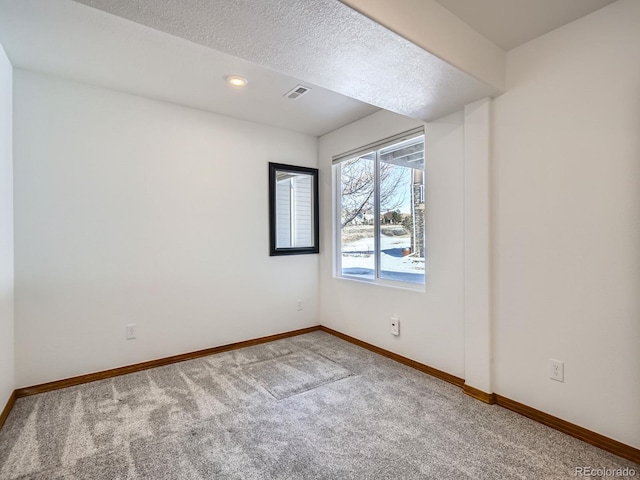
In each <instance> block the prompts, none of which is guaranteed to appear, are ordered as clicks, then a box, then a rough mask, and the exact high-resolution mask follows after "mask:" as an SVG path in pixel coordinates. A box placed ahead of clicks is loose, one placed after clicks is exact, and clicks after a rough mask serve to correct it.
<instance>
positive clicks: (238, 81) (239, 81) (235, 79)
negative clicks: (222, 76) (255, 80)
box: [227, 75, 249, 87]
mask: <svg viewBox="0 0 640 480" xmlns="http://www.w3.org/2000/svg"><path fill="white" fill-rule="evenodd" d="M227 83H228V84H229V85H231V86H232V87H246V86H247V83H249V82H248V81H247V79H246V78H244V77H241V76H239V75H229V76H228V77H227Z"/></svg>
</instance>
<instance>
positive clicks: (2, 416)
mask: <svg viewBox="0 0 640 480" xmlns="http://www.w3.org/2000/svg"><path fill="white" fill-rule="evenodd" d="M16 398H17V396H16V391H15V390H14V391H13V392H11V395H9V399H8V400H7V404H6V405H5V406H4V408H3V409H2V413H0V429H2V426H3V425H4V422H6V421H7V417H8V416H9V412H10V411H11V409H12V408H13V405H14V404H15V403H16Z"/></svg>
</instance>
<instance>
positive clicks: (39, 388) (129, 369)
mask: <svg viewBox="0 0 640 480" xmlns="http://www.w3.org/2000/svg"><path fill="white" fill-rule="evenodd" d="M317 330H320V326H319V325H317V326H314V327H308V328H302V329H300V330H293V331H291V332H285V333H278V334H276V335H269V336H266V337H260V338H254V339H252V340H245V341H242V342H236V343H230V344H228V345H221V346H219V347H212V348H205V349H204V350H197V351H195V352H190V353H182V354H180V355H173V356H171V357H164V358H158V359H156V360H150V361H148V362H142V363H136V364H134V365H128V366H125V367H118V368H111V369H109V370H103V371H101V372H95V373H88V374H86V375H79V376H77V377H71V378H66V379H64V380H56V381H53V382H47V383H41V384H40V385H34V386H31V387H24V388H18V389H17V390H16V391H15V392H14V394H15V397H16V398H20V397H27V396H29V395H36V394H38V393H44V392H50V391H52V390H59V389H61V388H66V387H71V386H74V385H80V384H82V383H89V382H95V381H96V380H104V379H106V378H111V377H117V376H120V375H126V374H128V373H134V372H139V371H142V370H148V369H149V368H155V367H162V366H164V365H170V364H172V363H178V362H184V361H185V360H193V359H194V358H200V357H207V356H209V355H213V354H216V353H222V352H227V351H229V350H237V349H238V348H244V347H250V346H253V345H259V344H261V343H268V342H273V341H275V340H280V339H283V338H289V337H295V336H297V335H303V334H305V333H310V332H315V331H317ZM14 400H15V399H14ZM7 414H8V412H7Z"/></svg>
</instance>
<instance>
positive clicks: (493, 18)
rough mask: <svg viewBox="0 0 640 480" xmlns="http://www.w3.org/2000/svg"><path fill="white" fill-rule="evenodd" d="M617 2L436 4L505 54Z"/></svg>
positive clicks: (459, 0) (444, 0)
mask: <svg viewBox="0 0 640 480" xmlns="http://www.w3.org/2000/svg"><path fill="white" fill-rule="evenodd" d="M614 1H615V0H436V2H438V3H439V4H441V5H442V6H443V7H445V8H446V9H447V10H449V11H450V12H451V13H453V14H454V15H455V16H457V17H458V18H460V19H461V20H462V21H464V22H465V23H466V24H467V25H469V26H470V27H472V28H473V29H475V30H476V31H477V32H478V33H480V34H482V35H483V36H485V37H486V38H488V39H489V40H491V41H492V42H493V43H495V44H496V45H498V46H499V47H500V48H502V49H503V50H505V51H508V50H511V49H512V48H515V47H517V46H519V45H522V44H523V43H526V42H528V41H529V40H533V39H534V38H536V37H539V36H540V35H544V34H545V33H548V32H550V31H551V30H555V29H556V28H559V27H561V26H563V25H566V24H567V23H569V22H572V21H574V20H577V19H578V18H580V17H584V16H585V15H588V14H589V13H591V12H595V11H596V10H598V9H600V8H602V7H604V6H606V5H608V4H610V3H613V2H614Z"/></svg>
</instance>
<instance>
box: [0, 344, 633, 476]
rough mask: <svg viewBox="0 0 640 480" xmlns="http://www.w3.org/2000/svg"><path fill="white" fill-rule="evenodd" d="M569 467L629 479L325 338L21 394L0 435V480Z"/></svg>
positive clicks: (424, 378)
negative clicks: (599, 470) (605, 471)
mask: <svg viewBox="0 0 640 480" xmlns="http://www.w3.org/2000/svg"><path fill="white" fill-rule="evenodd" d="M578 466H590V467H594V468H595V467H606V468H625V467H630V468H633V469H635V470H636V472H638V473H637V475H639V476H640V466H639V465H637V464H634V463H631V462H628V461H625V460H623V459H621V458H618V457H616V456H614V455H611V454H609V453H607V452H605V451H602V450H600V449H598V448H595V447H592V446H590V445H588V444H586V443H583V442H580V441H578V440H576V439H574V438H571V437H569V436H566V435H564V434H561V433H559V432H557V431H555V430H552V429H549V428H547V427H545V426H543V425H540V424H538V423H536V422H533V421H531V420H529V419H527V418H525V417H522V416H520V415H517V414H515V413H513V412H510V411H508V410H505V409H503V408H501V407H498V406H489V405H485V404H483V403H481V402H479V401H477V400H474V399H472V398H470V397H468V396H466V395H464V394H463V393H462V391H461V390H460V389H459V388H457V387H455V386H453V385H449V384H447V383H445V382H443V381H441V380H438V379H435V378H432V377H430V376H428V375H425V374H423V373H420V372H418V371H416V370H413V369H411V368H408V367H405V366H403V365H400V364H398V363H396V362H393V361H391V360H389V359H387V358H384V357H381V356H379V355H376V354H374V353H371V352H369V351H367V350H364V349H362V348H360V347H357V346H355V345H352V344H349V343H347V342H344V341H342V340H340V339H338V338H336V337H334V336H332V335H329V334H326V333H324V332H313V333H309V334H306V335H301V336H298V337H293V338H288V339H285V340H279V341H276V342H272V343H268V344H263V345H258V346H254V347H248V348H244V349H241V350H235V351H231V352H226V353H221V354H217V355H212V356H209V357H204V358H201V359H197V360H191V361H187V362H182V363H179V364H174V365H169V366H166V367H160V368H156V369H153V370H147V371H143V372H139V373H134V374H130V375H126V376H121V377H116V378H113V379H108V380H102V381H98V382H93V383H89V384H85V385H80V386H77V387H71V388H67V389H64V390H57V391H54V392H49V393H44V394H40V395H35V396H32V397H25V398H21V399H19V400H18V401H17V402H16V405H15V407H14V409H13V410H12V412H11V414H10V415H9V418H8V419H7V422H6V424H5V426H4V428H3V429H2V430H1V431H0V478H1V479H7V480H8V479H18V478H20V479H42V480H44V479H47V480H55V479H87V480H89V479H90V480H102V479H108V480H116V479H121V480H126V479H152V480H165V479H203V480H204V479H239V480H240V479H241V480H249V479H287V480H289V479H292V480H293V479H331V480H342V479H400V480H410V479H428V478H433V479H456V480H462V479H491V480H493V479H496V480H499V479H568V478H575V475H574V473H575V467H578ZM592 478H596V477H592ZM618 478H621V477H618Z"/></svg>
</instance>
